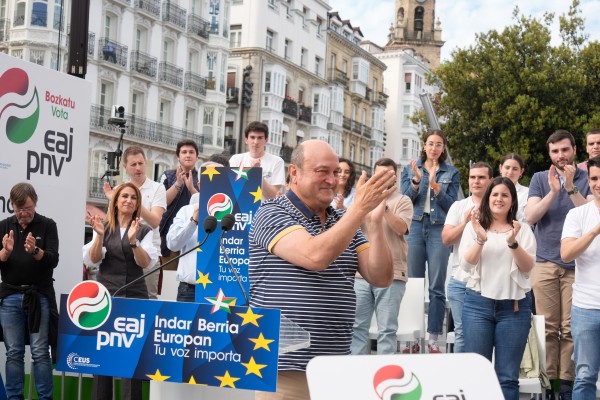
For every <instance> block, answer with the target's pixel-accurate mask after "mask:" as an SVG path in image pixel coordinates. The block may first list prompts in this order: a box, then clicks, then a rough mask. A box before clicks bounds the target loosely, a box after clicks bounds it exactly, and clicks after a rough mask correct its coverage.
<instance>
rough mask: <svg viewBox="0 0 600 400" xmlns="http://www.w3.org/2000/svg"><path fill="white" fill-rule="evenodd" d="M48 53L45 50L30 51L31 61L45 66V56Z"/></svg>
mask: <svg viewBox="0 0 600 400" xmlns="http://www.w3.org/2000/svg"><path fill="white" fill-rule="evenodd" d="M45 54H46V52H45V51H44V50H34V49H31V50H29V61H31V62H32V63H35V64H37V65H42V66H43V65H44V56H45Z"/></svg>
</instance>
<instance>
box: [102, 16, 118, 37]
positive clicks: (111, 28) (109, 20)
mask: <svg viewBox="0 0 600 400" xmlns="http://www.w3.org/2000/svg"><path fill="white" fill-rule="evenodd" d="M116 26H117V17H116V16H114V15H112V14H106V15H105V16H104V37H105V38H107V39H112V40H115V39H116V37H117V32H116Z"/></svg>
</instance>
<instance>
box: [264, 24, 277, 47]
mask: <svg viewBox="0 0 600 400" xmlns="http://www.w3.org/2000/svg"><path fill="white" fill-rule="evenodd" d="M274 38H275V34H274V33H273V31H271V30H269V29H267V42H266V44H265V46H266V47H265V48H266V49H267V50H268V51H273V50H274V49H273V41H274Z"/></svg>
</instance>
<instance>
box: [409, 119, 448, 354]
mask: <svg viewBox="0 0 600 400" xmlns="http://www.w3.org/2000/svg"><path fill="white" fill-rule="evenodd" d="M423 143H424V146H423V151H422V152H421V157H420V158H419V159H418V160H412V161H411V162H410V168H408V166H407V167H405V168H404V169H403V170H402V175H401V180H402V194H404V195H406V196H408V197H410V198H411V200H412V202H413V207H414V214H413V218H412V222H411V225H410V233H409V234H408V238H407V242H408V277H409V278H411V277H414V278H424V277H425V269H426V265H427V276H428V278H429V314H428V316H427V332H428V333H429V346H428V348H429V352H430V353H440V348H439V346H438V343H437V340H438V337H439V335H441V334H442V327H443V323H444V316H445V310H446V294H445V287H444V285H445V282H446V269H447V267H448V257H449V255H450V249H449V248H448V247H446V246H444V244H443V243H442V229H443V228H444V221H445V220H446V213H447V212H448V209H450V206H451V205H452V203H454V201H455V200H456V198H457V196H458V189H459V186H460V176H459V174H458V171H457V169H456V168H454V167H453V166H451V165H448V164H446V162H445V161H446V158H447V157H448V151H447V149H446V146H447V144H448V141H447V139H446V137H445V136H444V134H443V133H442V131H441V130H437V129H435V130H429V131H427V133H425V136H424V138H423ZM415 346H418V345H415ZM418 350H419V349H418V348H414V349H412V352H418ZM403 352H411V351H410V349H408V348H405V349H404V350H403Z"/></svg>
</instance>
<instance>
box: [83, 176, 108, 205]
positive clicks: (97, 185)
mask: <svg viewBox="0 0 600 400" xmlns="http://www.w3.org/2000/svg"><path fill="white" fill-rule="evenodd" d="M103 187H104V180H103V179H101V178H92V177H90V185H89V188H88V197H89V198H92V199H99V200H106V195H105V194H104V189H103ZM113 187H114V186H113Z"/></svg>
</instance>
